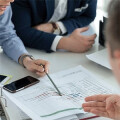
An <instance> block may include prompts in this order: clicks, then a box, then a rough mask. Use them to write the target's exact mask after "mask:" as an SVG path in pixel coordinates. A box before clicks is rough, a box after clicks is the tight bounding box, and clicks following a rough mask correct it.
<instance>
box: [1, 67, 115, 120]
mask: <svg viewBox="0 0 120 120" xmlns="http://www.w3.org/2000/svg"><path fill="white" fill-rule="evenodd" d="M50 76H51V77H52V79H53V80H54V82H55V83H56V85H57V86H58V88H59V89H60V91H61V92H62V94H63V96H59V95H58V94H57V91H56V90H55V89H54V87H53V86H52V85H51V83H50V81H49V80H48V78H47V77H44V78H42V79H40V80H41V81H40V83H38V84H36V85H34V86H31V87H29V88H26V89H25V90H23V91H20V92H17V93H15V94H12V93H9V92H7V91H5V90H3V93H4V95H5V96H7V97H8V98H9V99H10V100H11V101H13V102H14V104H16V105H17V106H18V107H19V108H20V109H21V110H22V111H23V112H25V113H26V114H27V115H28V116H29V117H30V118H32V120H56V119H60V118H63V117H68V116H71V115H76V114H81V113H85V112H84V111H83V109H82V103H83V102H84V98H85V97H87V96H89V95H95V94H110V93H114V89H112V87H111V86H108V85H107V84H106V83H105V82H102V80H99V79H96V78H95V77H94V76H93V75H92V74H91V73H90V72H89V71H87V70H86V69H85V68H83V67H82V66H77V67H75V68H72V69H69V70H65V71H62V72H59V73H55V74H51V75H50Z"/></svg>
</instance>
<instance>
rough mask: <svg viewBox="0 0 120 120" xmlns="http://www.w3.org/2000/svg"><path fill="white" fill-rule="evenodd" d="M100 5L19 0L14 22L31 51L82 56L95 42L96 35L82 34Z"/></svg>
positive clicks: (84, 1)
mask: <svg viewBox="0 0 120 120" xmlns="http://www.w3.org/2000/svg"><path fill="white" fill-rule="evenodd" d="M96 6H97V0H15V2H14V3H13V4H12V10H13V17H12V20H13V23H14V25H15V29H16V31H17V34H18V36H19V37H20V38H21V39H22V41H23V43H24V44H25V45H26V46H28V47H30V48H35V49H39V50H45V51H47V52H52V51H56V50H59V49H64V50H67V51H71V52H77V53H80V52H85V51H87V50H88V49H90V48H91V47H92V45H93V44H94V42H95V38H96V34H94V35H91V36H83V35H81V32H84V31H87V30H88V27H87V26H88V25H89V24H90V23H91V22H92V21H93V20H94V19H95V17H96ZM83 27H85V28H83ZM64 35H69V36H64Z"/></svg>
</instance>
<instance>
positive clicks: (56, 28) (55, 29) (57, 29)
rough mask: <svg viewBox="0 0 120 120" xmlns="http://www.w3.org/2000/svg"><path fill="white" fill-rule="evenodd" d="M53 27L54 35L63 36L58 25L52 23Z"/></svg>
mask: <svg viewBox="0 0 120 120" xmlns="http://www.w3.org/2000/svg"><path fill="white" fill-rule="evenodd" d="M51 25H52V27H53V30H52V31H53V33H54V34H56V35H61V34H62V32H61V29H60V27H59V25H58V24H57V23H54V22H51Z"/></svg>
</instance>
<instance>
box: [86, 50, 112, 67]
mask: <svg viewBox="0 0 120 120" xmlns="http://www.w3.org/2000/svg"><path fill="white" fill-rule="evenodd" d="M86 57H87V58H88V59H89V60H91V61H93V62H95V63H97V64H99V65H102V66H104V67H106V68H108V69H111V66H110V63H109V59H108V53H107V49H104V50H101V51H98V52H95V53H93V54H90V55H86Z"/></svg>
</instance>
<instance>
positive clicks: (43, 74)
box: [36, 72, 46, 77]
mask: <svg viewBox="0 0 120 120" xmlns="http://www.w3.org/2000/svg"><path fill="white" fill-rule="evenodd" d="M36 74H37V75H38V76H40V77H43V76H45V75H46V74H45V72H43V73H40V72H36Z"/></svg>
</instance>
